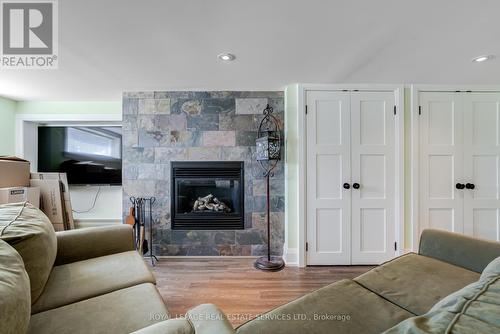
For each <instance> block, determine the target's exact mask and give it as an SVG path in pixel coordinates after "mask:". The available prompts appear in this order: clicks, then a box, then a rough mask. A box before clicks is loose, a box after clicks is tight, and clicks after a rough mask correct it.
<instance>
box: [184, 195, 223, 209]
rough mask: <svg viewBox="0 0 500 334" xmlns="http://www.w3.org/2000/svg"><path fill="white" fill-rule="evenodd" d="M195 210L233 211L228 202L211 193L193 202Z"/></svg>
mask: <svg viewBox="0 0 500 334" xmlns="http://www.w3.org/2000/svg"><path fill="white" fill-rule="evenodd" d="M193 211H216V212H219V211H224V212H231V209H230V208H229V206H227V204H225V203H224V202H221V201H220V200H219V199H218V198H217V197H215V196H214V195H212V194H209V195H207V196H205V197H198V199H197V200H196V201H194V204H193Z"/></svg>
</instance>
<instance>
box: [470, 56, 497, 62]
mask: <svg viewBox="0 0 500 334" xmlns="http://www.w3.org/2000/svg"><path fill="white" fill-rule="evenodd" d="M493 58H495V56H494V55H483V56H479V57H476V58H473V59H472V62H473V63H482V62H483V61H487V60H490V59H493Z"/></svg>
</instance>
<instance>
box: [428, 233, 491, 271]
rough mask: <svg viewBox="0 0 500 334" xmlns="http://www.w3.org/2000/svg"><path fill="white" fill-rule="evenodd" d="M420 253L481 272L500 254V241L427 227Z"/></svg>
mask: <svg viewBox="0 0 500 334" xmlns="http://www.w3.org/2000/svg"><path fill="white" fill-rule="evenodd" d="M418 253H419V254H420V255H424V256H428V257H432V258H435V259H438V260H441V261H444V262H448V263H451V264H454V265H456V266H459V267H463V268H466V269H469V270H472V271H475V272H478V273H480V272H482V271H483V269H484V268H485V267H486V266H487V265H488V263H490V262H491V261H493V260H494V259H495V258H497V257H498V256H500V243H499V242H494V241H488V240H482V239H476V238H472V237H468V236H465V235H462V234H458V233H451V232H446V231H442V230H431V229H427V230H424V231H423V232H422V235H421V236H420V246H419V250H418Z"/></svg>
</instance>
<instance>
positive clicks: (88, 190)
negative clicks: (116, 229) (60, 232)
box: [70, 185, 122, 228]
mask: <svg viewBox="0 0 500 334" xmlns="http://www.w3.org/2000/svg"><path fill="white" fill-rule="evenodd" d="M98 192H99V194H98ZM96 195H97V200H96V202H95V206H94V208H93V209H91V210H90V211H89V209H90V208H91V207H92V204H93V201H94V199H95V198H96ZM70 196H71V205H72V206H73V218H74V219H75V224H76V227H77V228H81V227H90V226H102V225H107V224H118V223H121V220H122V187H121V186H105V185H104V186H70ZM75 211H76V212H75ZM84 211H85V212H84ZM87 211H88V212H87Z"/></svg>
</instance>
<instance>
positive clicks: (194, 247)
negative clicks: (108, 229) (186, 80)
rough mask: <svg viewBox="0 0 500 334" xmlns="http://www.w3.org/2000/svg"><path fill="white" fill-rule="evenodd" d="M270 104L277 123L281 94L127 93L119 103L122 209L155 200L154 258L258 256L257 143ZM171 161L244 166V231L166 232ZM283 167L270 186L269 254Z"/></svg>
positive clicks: (277, 239) (261, 187) (261, 191)
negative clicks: (139, 199)
mask: <svg viewBox="0 0 500 334" xmlns="http://www.w3.org/2000/svg"><path fill="white" fill-rule="evenodd" d="M267 103H269V104H270V105H271V106H272V107H273V108H274V112H275V115H276V116H277V117H278V119H280V120H281V121H282V122H283V117H284V108H283V92H225V91H224V92H221V91H214V92H129V93H125V94H124V96H123V192H124V194H123V195H124V196H123V203H124V207H123V209H124V215H125V214H126V213H127V212H128V208H129V207H130V202H129V197H130V196H155V197H156V198H157V204H156V206H155V230H154V233H155V243H156V244H155V246H154V249H155V252H156V254H157V255H263V254H264V253H265V251H266V247H265V242H266V239H265V236H266V233H265V228H266V225H265V215H264V212H265V203H266V197H265V180H264V178H262V176H261V175H262V174H261V170H260V169H259V168H260V167H259V166H258V164H257V163H256V162H255V139H256V136H257V128H258V125H259V122H260V120H261V119H262V117H263V116H262V111H263V109H264V108H265V107H266V104H267ZM171 161H243V162H244V164H245V187H244V188H245V203H244V207H245V214H244V219H245V229H243V230H212V231H203V230H190V231H185V230H172V229H171V221H170V210H171V203H170V191H171V185H170V172H171V170H170V162H171ZM284 193H285V192H284V164H283V162H280V163H279V165H278V168H277V170H276V173H275V177H274V178H273V179H272V181H271V194H272V196H271V224H272V234H273V244H272V248H273V253H274V254H281V252H282V248H283V242H284Z"/></svg>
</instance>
